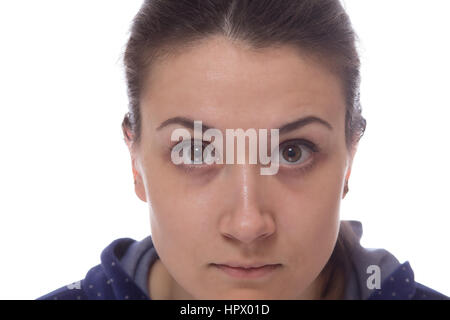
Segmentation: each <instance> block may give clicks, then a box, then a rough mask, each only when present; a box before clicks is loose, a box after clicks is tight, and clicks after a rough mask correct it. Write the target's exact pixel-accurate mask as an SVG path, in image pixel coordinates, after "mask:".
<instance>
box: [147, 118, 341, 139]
mask: <svg viewBox="0 0 450 320" xmlns="http://www.w3.org/2000/svg"><path fill="white" fill-rule="evenodd" d="M312 123H318V124H322V125H323V126H325V127H326V128H328V129H329V130H333V127H332V126H331V124H329V123H328V122H327V121H325V120H323V119H321V118H318V117H316V116H307V117H302V118H299V119H297V120H295V121H292V122H289V123H286V124H284V125H282V126H281V127H280V128H279V134H280V135H281V134H286V133H288V132H291V131H294V130H297V129H299V128H302V127H304V126H306V125H308V124H312ZM171 124H179V125H182V126H183V127H186V128H189V129H192V130H194V120H192V119H189V118H186V117H174V118H170V119H167V120H166V121H164V122H163V123H161V125H160V126H159V127H158V128H157V129H156V130H161V129H162V128H164V127H167V126H168V125H171ZM211 128H212V126H210V125H207V124H204V123H203V122H202V130H208V129H211Z"/></svg>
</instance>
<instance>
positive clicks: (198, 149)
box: [179, 140, 215, 165]
mask: <svg viewBox="0 0 450 320" xmlns="http://www.w3.org/2000/svg"><path fill="white" fill-rule="evenodd" d="M196 142H197V143H196ZM210 143H211V142H208V141H200V140H189V141H187V142H186V143H183V144H181V145H180V146H179V147H180V148H181V150H182V153H183V155H182V158H183V163H184V164H187V165H199V164H203V160H204V159H203V154H204V151H205V148H206V147H207V146H208V145H209V144H210ZM186 145H189V146H190V148H188V149H187V150H189V152H186V154H185V153H184V147H185V146H186ZM212 156H213V157H214V156H215V150H213V151H212Z"/></svg>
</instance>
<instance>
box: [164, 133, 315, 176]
mask: <svg viewBox="0 0 450 320" xmlns="http://www.w3.org/2000/svg"><path fill="white" fill-rule="evenodd" d="M191 141H192V140H191ZM178 143H179V141H178V142H175V143H174V144H173V145H172V146H171V147H169V158H170V153H171V152H172V149H173V147H175V146H176V145H177V144H178ZM191 143H192V142H191ZM205 143H206V145H205ZM210 143H211V142H209V141H202V145H203V146H205V147H206V146H207V145H208V144H210ZM289 145H301V146H306V147H307V148H308V150H309V151H310V152H311V157H312V158H313V159H312V160H311V161H310V162H309V163H308V164H307V165H303V166H300V167H295V165H293V166H291V167H293V168H289V169H288V170H294V171H295V172H301V173H306V172H307V171H309V170H311V169H312V168H313V167H314V165H315V164H316V160H315V157H316V156H315V154H317V153H319V152H320V151H321V148H320V146H319V145H317V144H315V143H313V142H311V141H309V140H305V139H292V140H287V141H284V142H282V143H280V148H279V150H282V148H283V147H286V146H289ZM210 166H211V165H207V164H202V165H199V164H196V165H195V164H194V165H189V164H188V165H185V164H180V165H177V167H180V168H181V169H182V170H184V171H186V172H187V173H191V172H194V171H196V170H201V169H203V168H206V167H210ZM288 166H289V165H288Z"/></svg>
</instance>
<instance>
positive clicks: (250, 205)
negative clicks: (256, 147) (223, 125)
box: [220, 164, 275, 245]
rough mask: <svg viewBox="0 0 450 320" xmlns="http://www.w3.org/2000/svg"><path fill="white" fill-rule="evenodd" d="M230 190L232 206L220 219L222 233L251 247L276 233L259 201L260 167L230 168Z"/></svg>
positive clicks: (268, 215)
mask: <svg viewBox="0 0 450 320" xmlns="http://www.w3.org/2000/svg"><path fill="white" fill-rule="evenodd" d="M227 169H229V172H227V174H228V177H227V178H228V179H229V181H228V182H229V184H228V185H227V186H228V187H229V189H228V192H226V195H227V196H230V197H231V199H229V200H231V203H232V205H231V206H230V207H229V209H228V211H227V212H226V213H225V215H224V216H223V217H222V221H221V224H220V231H221V233H222V234H223V235H224V236H225V237H227V238H232V239H234V240H236V241H239V242H241V243H243V244H246V245H248V244H251V243H253V242H255V241H257V240H259V239H263V238H267V237H269V236H270V235H272V234H273V233H274V232H275V222H274V220H273V216H272V215H271V213H270V212H269V211H267V210H265V209H264V208H265V205H266V204H265V203H264V201H262V199H261V197H260V196H261V195H262V193H261V191H262V190H261V189H260V188H262V187H263V185H262V184H261V183H262V182H263V181H262V179H268V178H267V177H266V176H261V175H260V170H259V166H256V165H251V164H233V165H231V166H229V167H228V168H227Z"/></svg>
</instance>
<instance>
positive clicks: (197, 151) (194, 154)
mask: <svg viewBox="0 0 450 320" xmlns="http://www.w3.org/2000/svg"><path fill="white" fill-rule="evenodd" d="M192 150H193V151H192ZM202 156H203V145H201V146H196V145H195V144H194V143H192V149H191V161H192V162H199V161H202ZM199 158H200V159H199Z"/></svg>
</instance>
